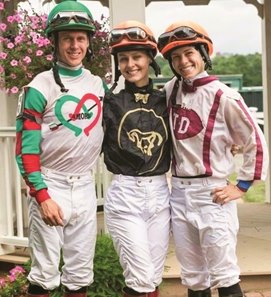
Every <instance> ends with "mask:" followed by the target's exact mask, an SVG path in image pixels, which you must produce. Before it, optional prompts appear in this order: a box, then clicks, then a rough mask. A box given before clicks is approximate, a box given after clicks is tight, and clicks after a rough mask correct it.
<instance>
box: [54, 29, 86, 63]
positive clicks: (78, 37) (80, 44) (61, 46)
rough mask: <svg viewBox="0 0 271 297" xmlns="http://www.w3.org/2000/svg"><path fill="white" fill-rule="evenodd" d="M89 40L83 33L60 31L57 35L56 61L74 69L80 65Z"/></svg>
mask: <svg viewBox="0 0 271 297" xmlns="http://www.w3.org/2000/svg"><path fill="white" fill-rule="evenodd" d="M88 47H89V38H88V34H87V32H84V31H60V32H59V33H58V59H59V61H61V62H63V63H64V64H67V65H68V66H71V67H75V66H78V65H80V64H81V63H82V61H83V59H84V57H85V55H86V52H87V49H88Z"/></svg>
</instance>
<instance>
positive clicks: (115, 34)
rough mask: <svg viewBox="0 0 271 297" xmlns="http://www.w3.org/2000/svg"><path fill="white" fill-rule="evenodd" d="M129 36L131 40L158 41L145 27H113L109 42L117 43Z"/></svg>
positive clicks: (111, 43)
mask: <svg viewBox="0 0 271 297" xmlns="http://www.w3.org/2000/svg"><path fill="white" fill-rule="evenodd" d="M124 38H127V39H129V40H130V41H139V42H140V41H147V40H150V41H153V42H156V41H155V39H154V37H153V36H150V35H149V34H147V33H146V32H145V31H144V30H143V29H141V28H139V27H132V28H128V29H113V30H112V31H111V32H110V34H109V39H108V41H109V44H110V45H115V44H117V43H119V42H120V41H121V40H122V39H124Z"/></svg>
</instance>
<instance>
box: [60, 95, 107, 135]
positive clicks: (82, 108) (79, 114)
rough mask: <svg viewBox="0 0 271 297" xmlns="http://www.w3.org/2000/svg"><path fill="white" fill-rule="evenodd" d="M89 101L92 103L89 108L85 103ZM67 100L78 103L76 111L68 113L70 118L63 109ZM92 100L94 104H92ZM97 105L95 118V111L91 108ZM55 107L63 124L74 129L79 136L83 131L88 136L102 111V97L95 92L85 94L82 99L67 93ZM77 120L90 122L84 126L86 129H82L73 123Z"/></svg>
mask: <svg viewBox="0 0 271 297" xmlns="http://www.w3.org/2000/svg"><path fill="white" fill-rule="evenodd" d="M87 101H90V102H88V103H90V107H89V108H87V106H86V104H85V103H86V102H87ZM67 102H75V103H77V105H76V107H75V110H74V112H73V113H68V118H66V117H65V116H64V114H66V113H65V112H63V110H62V107H63V105H64V104H66V103H67ZM91 102H92V103H93V104H91ZM96 106H97V113H96V116H95V117H94V118H93V112H92V111H91V109H93V108H94V107H96ZM55 109H56V117H57V119H58V120H59V121H60V123H61V124H62V125H63V126H65V127H67V128H68V129H70V130H72V131H73V132H74V133H75V136H79V135H80V134H81V133H82V131H84V133H85V135H86V136H88V135H89V132H90V131H91V129H92V128H93V127H95V125H96V124H97V122H98V120H99V118H100V115H101V112H102V106H101V102H100V99H99V98H98V97H97V96H96V95H94V94H85V95H84V96H83V97H82V98H81V99H78V98H77V97H74V96H71V95H65V96H63V97H62V98H61V99H60V100H58V101H57V103H56V107H55ZM77 120H89V124H88V125H87V126H86V127H85V128H84V130H82V128H80V127H78V126H77V125H76V124H74V123H73V122H75V121H77Z"/></svg>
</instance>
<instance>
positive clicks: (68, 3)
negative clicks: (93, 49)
mask: <svg viewBox="0 0 271 297" xmlns="http://www.w3.org/2000/svg"><path fill="white" fill-rule="evenodd" d="M66 30H80V31H87V32H89V33H90V34H91V35H93V34H94V33H95V30H96V28H95V25H94V21H93V17H92V14H91V12H90V11H89V9H88V8H87V7H86V6H85V5H83V4H81V3H79V2H77V0H62V1H61V2H60V3H59V4H57V5H56V6H55V7H54V8H53V9H52V10H51V12H50V13H49V15H48V19H47V24H46V29H45V32H46V35H47V36H48V37H49V36H51V34H52V33H55V32H58V31H66Z"/></svg>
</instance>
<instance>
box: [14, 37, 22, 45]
mask: <svg viewBox="0 0 271 297" xmlns="http://www.w3.org/2000/svg"><path fill="white" fill-rule="evenodd" d="M22 42H23V35H18V36H16V37H15V44H16V45H17V44H20V43H22Z"/></svg>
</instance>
